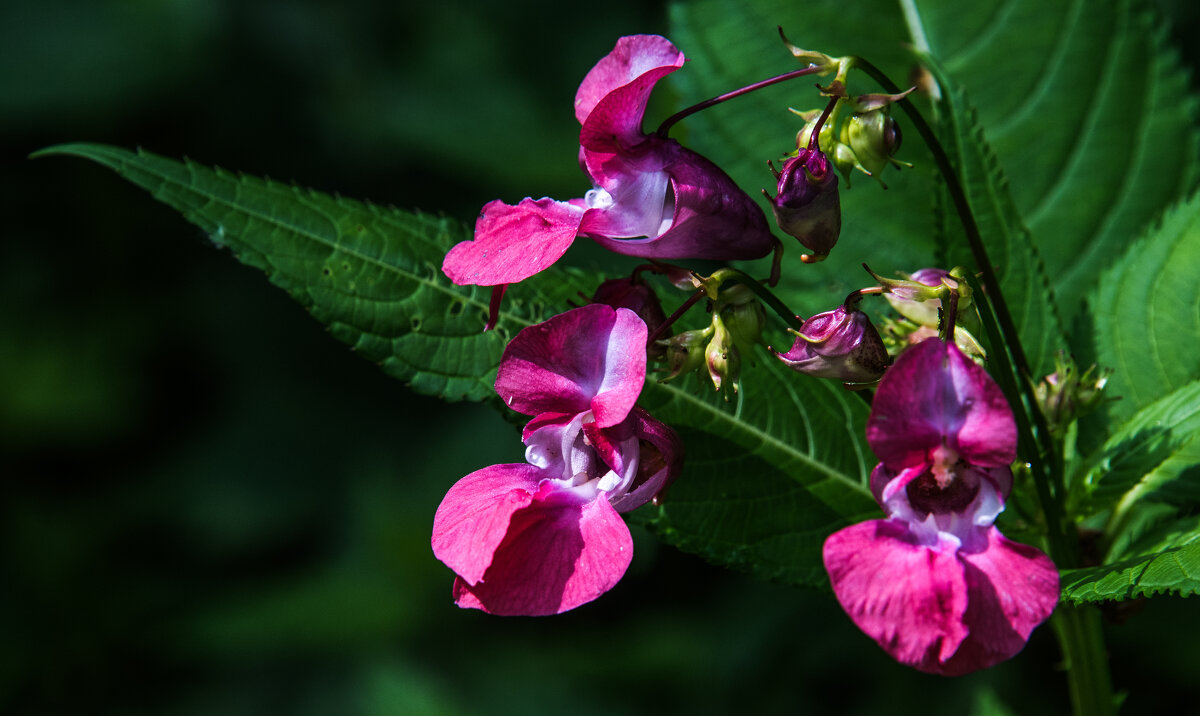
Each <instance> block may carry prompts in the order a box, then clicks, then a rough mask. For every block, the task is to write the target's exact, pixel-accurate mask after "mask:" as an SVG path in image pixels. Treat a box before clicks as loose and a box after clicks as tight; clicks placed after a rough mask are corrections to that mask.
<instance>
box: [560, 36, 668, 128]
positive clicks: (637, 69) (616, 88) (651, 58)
mask: <svg viewBox="0 0 1200 716" xmlns="http://www.w3.org/2000/svg"><path fill="white" fill-rule="evenodd" d="M683 62H684V57H683V53H682V52H680V51H679V50H678V49H677V48H676V47H675V46H674V45H672V44H671V42H670V41H669V40H667V38H665V37H660V36H658V35H630V36H627V37H622V38H621V39H619V40H617V44H616V46H615V47H614V48H613V49H612V52H609V53H608V54H607V55H605V56H604V58H603V59H601V60H600V61H599V62H597V63H596V65H595V66H594V67H592V69H591V71H589V72H588V73H587V76H586V77H584V78H583V82H582V83H581V84H580V85H579V90H578V92H576V93H575V117H576V118H577V119H578V120H579V123H580V124H582V125H584V131H583V133H584V134H586V135H589V136H593V137H595V138H596V140H597V141H612V140H613V139H622V140H625V141H629V142H632V141H636V140H637V139H638V138H639V137H640V136H641V135H642V115H644V114H645V113H646V101H647V100H648V99H649V98H650V92H651V90H653V89H654V84H655V83H656V82H658V80H660V79H662V78H663V77H665V76H666V75H668V74H670V73H672V72H674V71H675V70H677V69H679V68H680V67H682V66H683ZM580 144H583V145H585V146H586V145H587V144H588V142H587V141H585V140H584V139H583V137H582V135H581V138H580Z"/></svg>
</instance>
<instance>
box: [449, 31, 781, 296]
mask: <svg viewBox="0 0 1200 716" xmlns="http://www.w3.org/2000/svg"><path fill="white" fill-rule="evenodd" d="M683 62H684V57H683V54H682V53H681V52H679V50H677V49H676V48H675V46H674V45H672V44H671V43H670V42H669V41H668V40H667V39H666V38H663V37H659V36H657V35H633V36H630V37H622V38H621V39H620V40H618V41H617V45H616V47H614V48H613V50H612V52H610V53H609V54H608V55H607V56H606V57H604V59H602V60H600V62H598V63H597V64H596V66H595V67H593V68H592V69H591V71H590V72H588V74H587V76H586V77H585V78H584V79H583V83H582V84H581V85H580V86H579V91H578V92H577V93H576V95H575V116H576V117H577V118H578V119H579V122H580V124H582V125H583V128H582V130H581V131H580V135H579V144H580V148H579V163H580V165H581V167H582V168H583V170H584V172H585V173H586V174H587V175H588V177H589V178H590V179H591V181H592V185H593V188H592V190H591V191H589V192H587V194H586V195H585V196H584V197H582V198H579V199H571V200H570V201H555V200H554V199H548V198H545V199H538V200H536V201H535V200H533V199H531V198H526V199H523V200H521V202H520V203H518V204H517V205H515V206H512V205H509V204H505V203H503V202H501V201H493V202H490V203H488V204H487V205H486V206H484V207H483V212H482V214H481V215H480V217H479V220H478V221H477V222H476V224H475V238H474V240H471V241H464V242H462V243H460V244H458V245H457V246H455V247H454V248H452V249H451V250H450V252H449V253H447V254H446V258H445V260H444V261H443V263H442V271H443V272H445V274H446V275H447V276H448V277H450V280H452V281H454V283H456V284H459V285H477V286H499V285H504V284H509V283H516V282H518V281H522V280H524V279H526V278H529V277H530V276H533V275H534V274H536V273H538V272H539V271H542V270H544V269H545V268H547V267H549V266H550V265H551V264H553V263H554V262H555V261H557V260H558V259H559V258H560V257H561V256H562V255H563V254H564V253H566V250H567V249H568V248H569V247H570V246H571V243H572V242H573V241H574V240H575V237H577V236H588V237H591V238H592V239H594V240H595V241H597V242H598V243H600V244H601V245H602V246H604V247H605V248H607V249H610V250H612V251H615V252H617V253H620V254H626V255H629V256H642V257H649V258H660V259H680V258H704V259H714V260H722V261H724V260H735V259H753V258H759V257H761V256H765V255H766V254H767V253H768V252H770V250H771V248H772V247H773V244H774V239H773V237H772V236H771V233H770V230H769V229H768V228H767V223H766V219H765V218H764V216H763V213H762V211H761V210H760V209H759V208H758V206H757V205H756V204H755V203H754V201H753V200H751V199H750V197H749V196H747V195H746V194H745V192H743V191H741V190H740V189H738V188H737V186H735V185H734V183H733V180H732V179H730V178H729V176H728V175H727V174H725V173H724V172H723V171H721V170H720V169H719V168H718V167H717V166H716V165H715V164H713V163H712V162H710V161H708V160H707V159H705V158H704V157H702V156H700V155H699V154H696V153H695V152H692V151H690V150H688V149H684V148H683V147H682V146H680V145H679V143H678V142H676V141H675V140H673V139H666V138H663V137H659V136H657V135H647V134H644V133H643V132H642V115H643V114H644V113H645V111H646V102H647V101H648V100H649V98H650V92H651V91H652V90H653V89H654V85H655V83H656V82H658V80H659V79H661V78H662V77H664V76H666V75H668V74H670V73H671V72H674V71H675V70H677V69H679V68H680V67H681V66H682V65H683Z"/></svg>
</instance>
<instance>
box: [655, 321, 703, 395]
mask: <svg viewBox="0 0 1200 716" xmlns="http://www.w3.org/2000/svg"><path fill="white" fill-rule="evenodd" d="M712 333H713V329H712V326H709V327H708V328H705V329H704V330H700V331H684V332H683V333H680V334H678V335H675V336H672V337H671V338H670V339H669V340H667V341H666V352H667V367H668V368H669V369H670V371H671V373H670V374H669V375H667V377H665V378H663V382H666V381H668V380H674V379H676V378H678V377H679V376H681V375H685V374H687V373H691V372H692V371H694V370H696V369H698V368H699V367H700V366H702V365H704V347H705V346H706V345H708V339H709V337H711V336H712Z"/></svg>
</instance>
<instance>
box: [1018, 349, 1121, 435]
mask: <svg viewBox="0 0 1200 716" xmlns="http://www.w3.org/2000/svg"><path fill="white" fill-rule="evenodd" d="M1054 363H1055V371H1054V372H1053V373H1051V374H1050V375H1048V376H1046V377H1045V378H1042V381H1041V382H1040V383H1038V384H1037V385H1036V386H1034V395H1036V396H1037V402H1038V407H1039V408H1040V409H1041V411H1042V414H1043V415H1045V416H1046V422H1047V423H1048V424H1049V427H1050V432H1051V433H1054V434H1056V435H1058V434H1061V433H1062V431H1063V430H1065V429H1066V427H1067V426H1068V425H1070V424H1071V422H1072V421H1074V420H1075V419H1076V418H1078V417H1079V416H1081V415H1086V414H1087V413H1090V412H1091V411H1093V410H1095V409H1096V407H1097V406H1099V405H1100V403H1101V402H1102V401H1103V391H1104V386H1105V385H1106V384H1107V383H1108V376H1109V371H1105V370H1097V369H1096V366H1092V367H1090V368H1088V369H1087V370H1086V371H1084V372H1083V373H1082V374H1080V373H1079V367H1078V366H1076V365H1075V361H1074V360H1073V359H1072V358H1070V357H1067V356H1065V355H1064V354H1062V353H1059V354H1058V356H1056V358H1055V361H1054Z"/></svg>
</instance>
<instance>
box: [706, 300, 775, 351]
mask: <svg viewBox="0 0 1200 716" xmlns="http://www.w3.org/2000/svg"><path fill="white" fill-rule="evenodd" d="M716 311H717V312H718V313H720V314H721V319H722V321H723V322H724V324H725V328H727V329H728V330H729V334H730V336H732V338H733V342H734V345H736V346H737V347H738V349H739V350H742V351H745V352H746V353H750V352H751V351H753V349H754V346H755V344H757V343H760V342H762V332H763V328H764V327H766V325H767V313H766V311H765V310H764V309H763V306H762V303H760V302H759V300H758V297H757V296H755V295H754V292H753V291H751V290H750V289H748V288H746V287H745V286H744V285H742V284H738V285H735V286H731V287H729V288H726V289H724V290H722V291H721V295H720V299H719V300H718V301H717V305H716Z"/></svg>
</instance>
